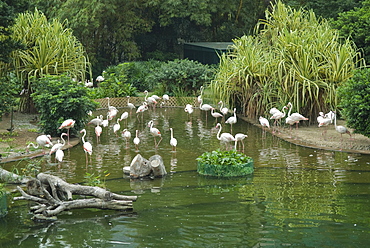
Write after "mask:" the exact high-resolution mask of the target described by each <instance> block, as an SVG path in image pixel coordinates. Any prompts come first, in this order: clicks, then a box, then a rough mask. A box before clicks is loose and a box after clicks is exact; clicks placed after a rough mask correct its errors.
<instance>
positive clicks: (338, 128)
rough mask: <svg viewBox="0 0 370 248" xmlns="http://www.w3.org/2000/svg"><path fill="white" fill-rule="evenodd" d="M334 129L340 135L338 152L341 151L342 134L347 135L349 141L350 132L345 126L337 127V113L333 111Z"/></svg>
mask: <svg viewBox="0 0 370 248" xmlns="http://www.w3.org/2000/svg"><path fill="white" fill-rule="evenodd" d="M334 127H335V130H336V131H337V132H338V133H340V146H341V148H340V150H342V143H343V134H344V133H348V135H349V137H350V139H351V138H352V134H351V132H350V131H349V130H348V129H347V128H346V127H345V126H337V113H336V111H334Z"/></svg>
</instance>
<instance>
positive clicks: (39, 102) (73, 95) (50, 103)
mask: <svg viewBox="0 0 370 248" xmlns="http://www.w3.org/2000/svg"><path fill="white" fill-rule="evenodd" d="M32 83H33V84H34V91H35V92H34V93H33V94H32V95H31V96H32V97H33V99H34V101H35V105H36V107H37V109H38V110H39V112H40V121H39V124H40V126H41V130H42V131H43V132H44V133H47V134H50V135H52V136H56V135H57V134H59V133H61V132H63V131H65V130H59V129H58V127H59V126H60V125H61V124H62V122H63V121H64V120H67V119H73V120H75V121H76V123H75V125H74V127H73V128H72V129H71V130H70V133H77V132H78V131H79V130H81V129H83V128H84V127H85V125H86V123H87V120H88V117H89V116H88V114H87V113H88V112H89V111H93V110H95V109H96V107H97V103H96V102H94V101H93V100H91V99H89V97H88V93H87V88H86V87H84V86H83V84H79V83H77V82H75V81H73V80H72V79H71V77H69V76H67V75H60V76H55V75H54V76H52V75H46V76H43V77H41V78H33V80H32Z"/></svg>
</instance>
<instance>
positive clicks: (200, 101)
mask: <svg viewBox="0 0 370 248" xmlns="http://www.w3.org/2000/svg"><path fill="white" fill-rule="evenodd" d="M203 90H204V87H203V86H200V95H199V96H198V103H199V107H200V106H201V105H202V101H203V99H202V95H203Z"/></svg>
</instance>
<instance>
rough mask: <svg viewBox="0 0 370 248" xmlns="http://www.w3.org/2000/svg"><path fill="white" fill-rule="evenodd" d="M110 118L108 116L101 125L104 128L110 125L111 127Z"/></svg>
mask: <svg viewBox="0 0 370 248" xmlns="http://www.w3.org/2000/svg"><path fill="white" fill-rule="evenodd" d="M108 119H109V116H108V114H107V119H105V120H103V121H102V122H101V125H102V126H103V127H107V126H108V125H109V120H108Z"/></svg>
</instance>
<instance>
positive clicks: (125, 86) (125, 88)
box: [89, 63, 137, 99]
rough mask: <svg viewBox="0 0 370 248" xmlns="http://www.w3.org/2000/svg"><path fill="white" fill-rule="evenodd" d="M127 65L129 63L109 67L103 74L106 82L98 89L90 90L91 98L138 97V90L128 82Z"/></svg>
mask: <svg viewBox="0 0 370 248" xmlns="http://www.w3.org/2000/svg"><path fill="white" fill-rule="evenodd" d="M125 64H127V63H123V64H119V65H117V66H110V67H108V68H107V69H106V70H105V71H104V72H103V77H104V81H103V82H101V83H100V84H99V85H98V87H96V88H92V89H89V96H90V98H92V99H98V98H105V97H125V96H136V94H137V89H136V88H135V87H134V86H133V85H132V84H131V83H129V82H127V81H128V76H127V72H126V69H125V67H126V65H125Z"/></svg>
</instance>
